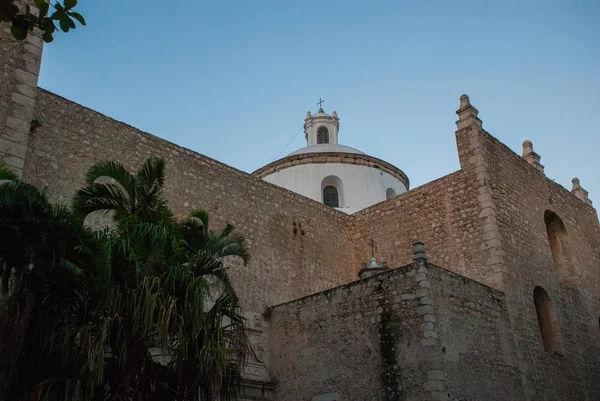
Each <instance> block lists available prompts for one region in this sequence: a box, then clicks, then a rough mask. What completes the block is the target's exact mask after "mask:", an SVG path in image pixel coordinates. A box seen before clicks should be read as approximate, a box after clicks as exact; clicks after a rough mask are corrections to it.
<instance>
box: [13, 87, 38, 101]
mask: <svg viewBox="0 0 600 401" xmlns="http://www.w3.org/2000/svg"><path fill="white" fill-rule="evenodd" d="M17 90H18V91H19V92H20V93H21V94H23V95H25V96H27V97H30V98H32V99H35V95H36V90H37V88H36V87H35V86H31V85H28V84H19V85H17Z"/></svg>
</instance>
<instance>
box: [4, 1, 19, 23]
mask: <svg viewBox="0 0 600 401" xmlns="http://www.w3.org/2000/svg"><path fill="white" fill-rule="evenodd" d="M18 13H19V7H17V6H15V5H14V4H12V0H5V1H1V0H0V20H2V21H3V22H10V21H12V19H13V18H15V16H16V15H17V14H18Z"/></svg>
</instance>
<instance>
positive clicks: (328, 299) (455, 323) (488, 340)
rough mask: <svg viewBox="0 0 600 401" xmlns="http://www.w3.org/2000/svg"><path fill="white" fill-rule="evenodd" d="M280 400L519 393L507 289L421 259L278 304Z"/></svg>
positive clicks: (273, 360)
mask: <svg viewBox="0 0 600 401" xmlns="http://www.w3.org/2000/svg"><path fill="white" fill-rule="evenodd" d="M270 331H271V333H270V335H271V343H270V367H271V374H272V377H273V379H274V380H275V381H276V382H277V387H276V388H277V390H276V391H277V392H276V397H275V398H276V399H280V400H298V401H300V400H303V401H309V400H311V399H312V397H315V396H318V395H320V394H326V393H338V394H340V395H341V399H342V400H344V401H349V400H380V401H383V400H484V399H485V400H491V399H493V400H507V401H508V400H510V401H513V400H517V399H521V398H522V397H521V396H520V394H521V389H520V384H521V383H520V381H519V376H518V369H517V367H516V363H515V358H514V347H513V346H512V343H511V336H510V334H509V331H508V316H507V313H506V308H505V303H504V297H503V295H502V293H500V292H498V291H495V290H493V289H491V288H490V287H487V286H484V285H482V284H479V283H477V282H474V281H472V280H469V279H467V278H464V277H461V276H459V275H456V274H454V273H451V272H449V271H446V270H444V269H441V268H438V267H436V266H433V265H427V264H426V262H425V261H424V260H418V261H417V262H415V263H414V264H412V265H409V266H406V267H403V268H399V269H395V270H391V271H388V272H385V273H381V274H378V275H375V276H372V277H370V278H367V279H363V280H361V281H358V282H354V283H351V284H348V285H345V286H342V287H338V288H335V289H332V290H329V291H325V292H323V293H319V294H315V295H312V296H309V297H306V298H303V299H300V300H297V301H292V302H290V303H286V304H283V305H279V306H277V307H275V308H274V309H273V311H272V313H271V315H270Z"/></svg>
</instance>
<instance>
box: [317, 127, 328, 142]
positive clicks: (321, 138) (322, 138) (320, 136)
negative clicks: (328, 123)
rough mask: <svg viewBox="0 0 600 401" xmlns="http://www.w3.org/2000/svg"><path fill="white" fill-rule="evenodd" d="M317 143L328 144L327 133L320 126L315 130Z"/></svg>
mask: <svg viewBox="0 0 600 401" xmlns="http://www.w3.org/2000/svg"><path fill="white" fill-rule="evenodd" d="M317 143H329V131H328V130H327V128H325V127H323V126H321V127H319V129H317Z"/></svg>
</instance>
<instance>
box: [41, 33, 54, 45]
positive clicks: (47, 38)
mask: <svg viewBox="0 0 600 401" xmlns="http://www.w3.org/2000/svg"><path fill="white" fill-rule="evenodd" d="M42 39H44V42H46V43H50V42H52V41H53V40H54V38H53V37H52V32H48V31H46V32H44V34H43V35H42Z"/></svg>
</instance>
